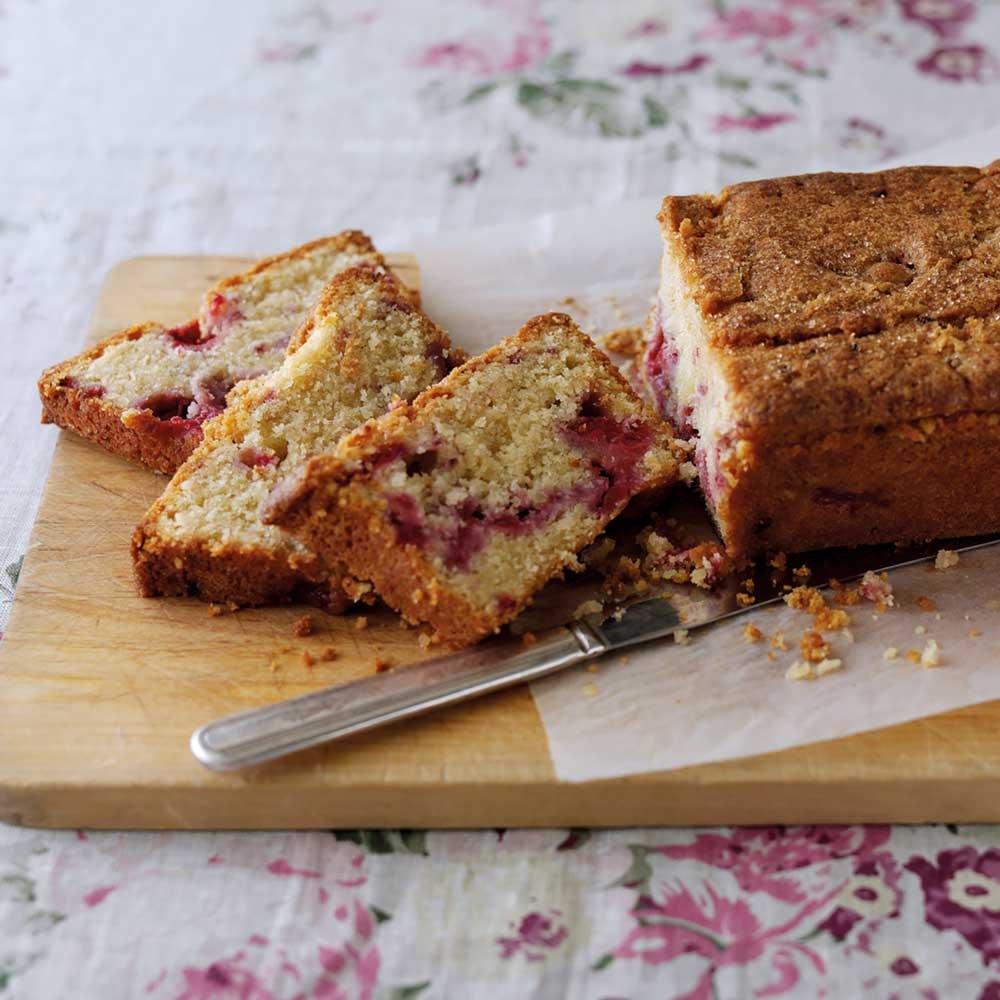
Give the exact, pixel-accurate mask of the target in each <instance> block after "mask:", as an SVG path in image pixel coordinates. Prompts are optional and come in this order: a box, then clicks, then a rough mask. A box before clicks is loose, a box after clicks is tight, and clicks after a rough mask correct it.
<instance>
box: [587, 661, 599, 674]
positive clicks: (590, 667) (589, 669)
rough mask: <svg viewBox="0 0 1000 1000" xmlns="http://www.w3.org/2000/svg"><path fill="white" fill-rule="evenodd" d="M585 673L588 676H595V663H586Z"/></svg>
mask: <svg viewBox="0 0 1000 1000" xmlns="http://www.w3.org/2000/svg"><path fill="white" fill-rule="evenodd" d="M587 673H588V674H596V673H597V664H596V663H588V664H587Z"/></svg>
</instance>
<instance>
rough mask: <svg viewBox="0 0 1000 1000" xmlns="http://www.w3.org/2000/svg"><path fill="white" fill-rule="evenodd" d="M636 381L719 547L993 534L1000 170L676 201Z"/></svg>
mask: <svg viewBox="0 0 1000 1000" xmlns="http://www.w3.org/2000/svg"><path fill="white" fill-rule="evenodd" d="M659 219H660V225H661V229H662V233H663V238H664V241H665V250H664V255H663V265H662V280H661V285H660V291H659V297H658V302H657V306H656V307H655V309H654V312H653V315H652V317H651V322H650V324H649V330H648V334H647V336H648V341H647V347H646V353H645V357H644V360H643V373H644V378H645V381H646V384H647V386H648V388H649V390H650V392H651V394H652V395H653V397H654V398H655V400H656V402H657V404H658V406H659V408H660V412H661V413H662V414H663V415H664V416H665V417H666V418H667V419H669V420H671V421H673V422H674V424H675V426H677V427H678V428H679V429H680V431H681V433H682V435H683V436H684V437H687V438H689V439H690V440H691V441H692V442H693V444H694V449H695V458H696V465H697V466H698V469H699V473H700V479H701V485H702V489H703V491H704V494H705V497H706V499H707V501H708V505H709V507H710V509H711V511H712V513H713V515H714V517H715V520H716V522H717V525H718V527H719V530H720V532H721V534H722V536H723V538H724V540H725V543H726V546H727V549H728V551H729V553H730V555H732V556H733V557H735V558H737V559H740V560H742V559H745V558H747V557H748V556H750V555H752V554H754V553H756V552H760V551H764V550H769V549H771V550H774V549H777V550H788V551H803V550H808V549H813V548H822V547H826V546H833V545H855V544H862V543H873V542H889V541H906V540H915V539H930V538H935V537H945V536H959V535H971V534H979V533H983V532H987V531H996V530H997V529H1000V459H998V458H997V456H998V455H1000V239H998V236H997V233H998V232H1000V167H998V166H997V165H992V166H990V167H986V168H984V169H982V170H980V169H977V168H973V167H908V168H904V169H899V170H890V171H884V172H881V173H872V174H833V173H827V174H813V175H807V176H802V177H785V178H779V179H776V180H767V181H755V182H751V183H747V184H739V185H736V186H734V187H730V188H726V189H725V190H724V191H722V193H721V194H719V195H718V196H714V197H713V196H704V195H697V196H693V197H682V198H673V197H672V198H667V199H665V200H664V202H663V207H662V210H661V212H660V215H659Z"/></svg>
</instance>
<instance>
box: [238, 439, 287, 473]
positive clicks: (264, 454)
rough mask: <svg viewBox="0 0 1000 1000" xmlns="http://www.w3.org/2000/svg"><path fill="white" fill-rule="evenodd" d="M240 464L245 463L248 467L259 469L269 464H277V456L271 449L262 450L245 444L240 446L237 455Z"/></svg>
mask: <svg viewBox="0 0 1000 1000" xmlns="http://www.w3.org/2000/svg"><path fill="white" fill-rule="evenodd" d="M237 461H238V462H239V463H240V465H245V466H246V467H247V468H248V469H261V468H266V467H267V466H270V465H277V464H278V456H277V455H276V454H275V453H274V452H273V451H263V450H261V449H260V448H254V447H253V446H252V445H247V446H246V447H245V448H241V449H240V451H239V454H238V455H237Z"/></svg>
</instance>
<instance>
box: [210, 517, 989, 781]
mask: <svg viewBox="0 0 1000 1000" xmlns="http://www.w3.org/2000/svg"><path fill="white" fill-rule="evenodd" d="M998 542H1000V536H991V537H990V539H989V540H986V541H983V540H978V541H977V542H975V543H974V544H968V545H957V546H947V545H946V544H945V543H941V542H938V543H935V544H934V545H933V546H930V547H925V550H924V551H923V552H922V554H921V555H919V556H917V557H915V558H909V559H906V560H905V561H903V562H895V563H891V564H888V565H879V566H878V567H877V572H884V571H886V570H894V569H901V568H902V567H904V566H911V565H914V564H916V563H921V562H927V561H929V560H930V559H933V558H934V553H935V552H936V551H937V550H938V549H939V548H942V547H949V548H954V549H955V551H958V552H971V551H973V550H974V549H979V548H984V547H986V546H989V545H996V544H997V543H998ZM886 549H888V551H892V550H891V547H884V548H883V551H885V550H886ZM911 551H912V550H911ZM835 558H836V557H835ZM844 558H845V555H844V554H843V553H841V556H840V559H841V561H840V563H839V572H837V573H836V574H834V573H830V572H829V566H830V563H829V562H828V563H827V574H828V575H837V576H838V577H839V578H840V579H842V580H850V579H854V578H857V577H858V576H861V575H862V573H863V572H864V571H865V570H866V569H872V568H874V567H873V566H872V561H873V559H874V553H873V551H872V550H870V549H869V550H854V551H853V552H849V553H847V554H846V559H847V562H846V563H845V562H844V561H843V559H844ZM852 560H853V565H852ZM864 560H867V566H864V565H863V561H864ZM859 562H862V565H861V566H859ZM834 568H836V565H835V566H834ZM828 575H822V576H821V575H819V572H818V571H815V570H814V578H815V579H819V580H825V579H827V578H828ZM736 591H737V581H736V580H735V579H733V580H730V581H729V582H728V585H727V586H726V587H724V588H723V589H722V590H721V591H719V592H708V591H696V590H695V589H694V588H691V587H683V588H682V587H677V588H674V589H673V590H672V591H671V592H670V594H669V596H668V597H664V596H662V595H661V596H656V597H653V598H649V599H646V600H641V601H637V602H635V603H634V604H632V605H631V606H629V607H627V608H625V609H623V610H621V609H620V610H619V611H618V612H617V613H616V614H614V615H612V616H611V617H605V614H606V612H602V613H595V614H593V615H588V616H585V617H583V618H581V619H580V620H579V621H573V622H570V623H569V624H566V625H560V626H558V627H556V628H549V629H547V630H545V631H544V632H541V633H539V634H538V635H537V636H536V638H535V640H534V642H532V643H531V645H527V644H526V643H525V641H524V639H523V638H506V639H493V640H489V641H487V642H484V643H481V644H480V645H478V646H473V647H471V648H470V649H466V650H462V651H460V652H458V653H452V654H449V655H446V656H438V657H434V658H432V659H428V660H424V661H422V662H420V663H414V664H411V665H409V666H406V667H401V668H400V669H399V670H395V671H390V672H387V673H382V674H375V675H373V676H371V677H366V678H363V679H362V680H357V681H350V682H348V683H346V684H338V685H335V686H333V687H327V688H323V689H322V690H319V691H314V692H312V693H310V694H306V695H302V696H300V697H298V698H291V699H288V700H286V701H281V702H276V703H275V704H273V705H266V706H263V707H261V708H254V709H251V710H249V711H246V712H240V713H239V714H236V715H230V716H227V717H225V718H223V719H218V720H216V721H214V722H209V723H208V724H207V725H204V726H202V727H201V728H200V729H198V730H197V731H196V732H195V733H194V734H193V735H192V737H191V752H192V753H193V754H194V755H195V757H196V758H197V759H198V760H199V761H200V762H201V763H202V764H204V765H205V766H206V767H208V768H210V769H211V770H213V771H231V770H236V769H238V768H241V767H249V766H250V765H253V764H261V763H263V762H264V761H268V760H274V759H275V758H278V757H283V756H285V755H286V754H290V753H293V752H295V751H297V750H304V749H306V748H307V747H313V746H316V745H318V744H320V743H327V742H330V741H331V740H338V739H342V738H343V737H345V736H351V735H353V734H354V733H360V732H364V731H365V730H366V729H375V728H376V727H378V726H385V725H388V724H389V723H392V722H398V721H399V720H401V719H407V718H410V717H411V716H415V715H420V714H423V713H424V712H430V711H433V710H434V709H436V708H443V707H444V706H445V705H454V704H456V703H457V702H461V701H467V700H469V699H471V698H478V697H480V696H481V695H485V694H490V693H491V692H493V691H499V690H501V689H503V688H506V687H511V686H513V685H515V684H523V683H524V682H525V681H532V680H535V679H536V678H539V677H544V676H546V675H547V674H551V673H555V672H556V671H557V670H563V669H564V668H566V667H570V666H573V665H574V664H577V663H581V662H584V661H586V660H592V659H595V658H597V657H599V656H604V655H605V654H607V653H611V652H614V651H617V650H620V649H627V648H628V647H629V646H636V645H639V644H641V643H647V642H651V641H653V640H655V639H662V638H664V637H665V636H669V635H672V634H673V633H674V632H676V631H677V630H678V629H680V628H684V629H688V630H691V629H696V628H702V627H704V626H706V625H709V624H712V623H714V622H719V621H723V620H725V619H726V618H731V617H733V616H735V615H740V614H744V613H745V612H747V611H751V610H754V609H756V608H760V607H764V606H766V605H768V604H771V603H774V602H775V601H779V600H781V594H780V592H779V591H780V587H779V586H777V585H774V584H773V582H772V583H771V584H769V583H768V581H767V579H766V577H765V578H762V577H760V576H759V577H758V581H757V583H756V589H755V593H756V594H757V596H758V600H757V601H756V602H755V603H754V604H753V605H751V606H750V607H741V606H740V605H739V604H738V602H737V600H736Z"/></svg>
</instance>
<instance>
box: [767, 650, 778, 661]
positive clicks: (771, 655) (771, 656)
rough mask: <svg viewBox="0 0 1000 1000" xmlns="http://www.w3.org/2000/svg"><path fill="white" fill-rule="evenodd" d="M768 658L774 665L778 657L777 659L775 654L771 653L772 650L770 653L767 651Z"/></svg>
mask: <svg viewBox="0 0 1000 1000" xmlns="http://www.w3.org/2000/svg"><path fill="white" fill-rule="evenodd" d="M767 658H768V659H769V660H770V661H771V662H772V663H773V662H774V661H775V660H776V659H777V657H776V656H775V655H774V653H772V652H771V650H768V651H767Z"/></svg>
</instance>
